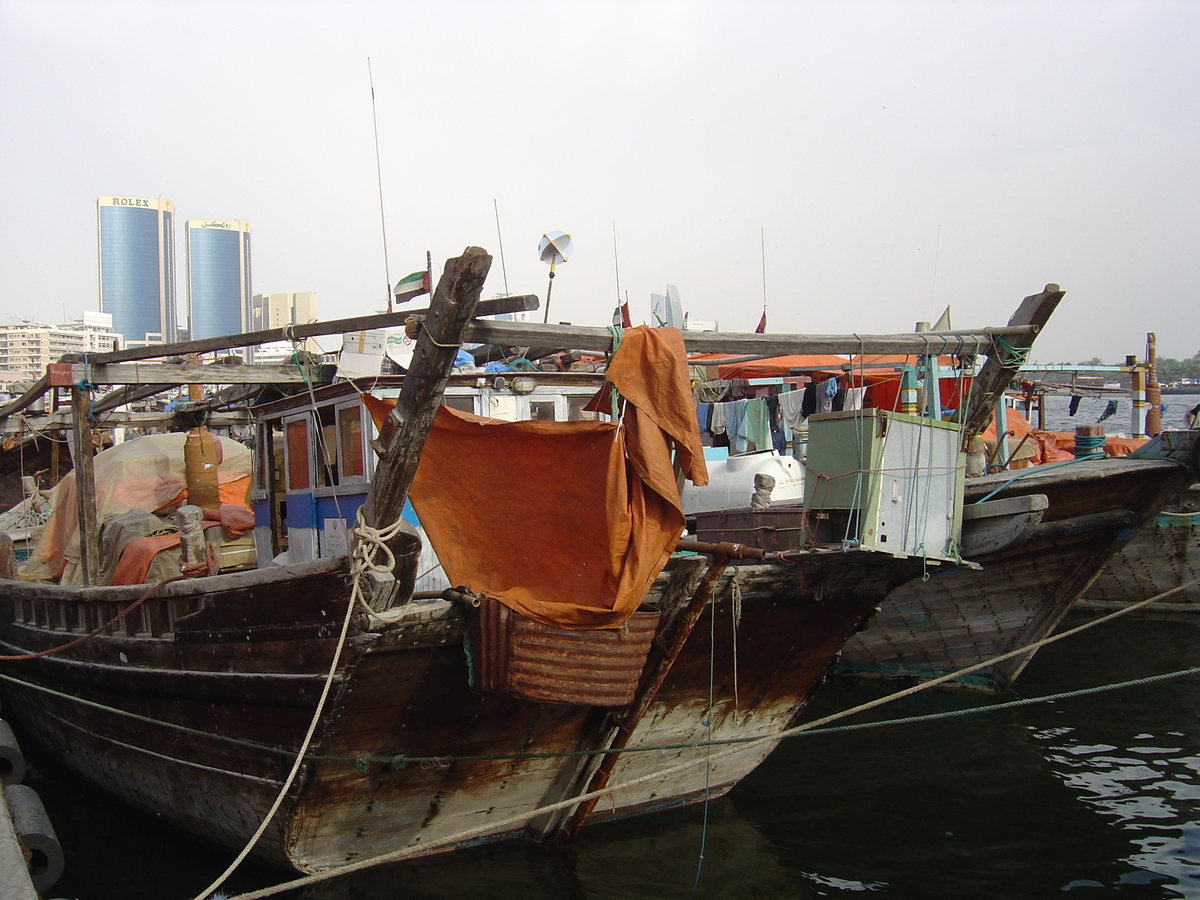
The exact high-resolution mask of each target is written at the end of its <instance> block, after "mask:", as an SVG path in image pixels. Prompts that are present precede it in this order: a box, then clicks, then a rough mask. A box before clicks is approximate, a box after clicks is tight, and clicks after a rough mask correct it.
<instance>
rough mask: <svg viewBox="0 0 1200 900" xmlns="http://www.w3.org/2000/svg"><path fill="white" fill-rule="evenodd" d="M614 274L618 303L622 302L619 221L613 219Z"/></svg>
mask: <svg viewBox="0 0 1200 900" xmlns="http://www.w3.org/2000/svg"><path fill="white" fill-rule="evenodd" d="M613 273H614V274H615V275H616V278H617V302H618V303H620V302H621V269H620V267H619V266H618V265H617V220H616V219H613Z"/></svg>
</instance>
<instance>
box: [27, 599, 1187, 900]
mask: <svg viewBox="0 0 1200 900" xmlns="http://www.w3.org/2000/svg"><path fill="white" fill-rule="evenodd" d="M1074 621H1075V622H1079V621H1085V620H1084V619H1081V618H1080V619H1075V620H1074ZM1193 666H1200V621H1198V620H1197V619H1196V618H1195V617H1187V616H1186V615H1184V614H1176V615H1174V616H1173V617H1156V618H1152V619H1142V620H1137V621H1128V620H1119V621H1117V622H1113V623H1110V624H1106V625H1103V626H1100V627H1098V628H1095V629H1093V630H1091V631H1089V632H1086V633H1084V634H1082V635H1079V636H1076V637H1073V638H1070V639H1068V640H1066V641H1063V642H1060V643H1058V644H1055V645H1052V646H1051V647H1048V648H1046V649H1045V650H1043V651H1042V652H1041V653H1040V654H1039V655H1038V656H1037V658H1036V659H1035V660H1034V661H1033V662H1032V663H1031V664H1030V666H1029V668H1028V669H1027V670H1026V672H1025V674H1024V675H1023V676H1022V679H1021V681H1020V682H1018V686H1017V689H1016V690H1014V691H1013V692H1011V693H1010V694H1008V695H1006V696H1003V697H981V696H978V695H975V694H969V693H960V692H954V691H950V692H947V691H938V692H929V693H927V694H921V695H917V696H915V697H910V698H907V699H906V700H903V701H900V702H898V703H895V704H892V705H889V706H886V707H883V708H881V709H879V710H875V711H872V713H871V714H870V717H871V718H872V719H874V720H881V719H896V718H905V717H912V716H918V715H925V714H928V713H931V712H941V711H946V710H954V709H962V708H971V707H980V706H983V707H986V706H987V705H990V704H994V703H998V702H1003V701H1004V700H1009V699H1014V698H1017V697H1037V696H1044V695H1047V694H1052V693H1056V692H1061V691H1068V690H1075V689H1079V688H1083V687H1090V686H1095V685H1101V684H1108V683H1115V682H1122V681H1126V680H1131V679H1136V678H1142V677H1146V676H1148V675H1154V674H1160V673H1166V672H1173V671H1179V670H1181V669H1185V668H1188V667H1193ZM880 693H882V691H877V690H874V689H869V688H862V687H855V686H850V685H845V684H830V685H827V686H826V687H825V688H824V689H822V691H821V693H820V694H819V695H818V697H817V699H816V701H815V702H814V704H813V707H812V709H811V713H810V714H811V715H812V716H814V717H815V716H817V715H822V714H826V713H829V712H833V711H836V710H840V709H845V708H848V707H850V706H853V705H855V704H857V703H859V702H861V701H863V700H865V699H868V698H872V697H875V696H878V695H879V694H880ZM1198 713H1200V677H1197V676H1189V677H1185V678H1179V679H1174V680H1171V681H1166V682H1160V683H1158V684H1154V685H1150V686H1139V687H1130V688H1126V689H1123V690H1120V691H1115V692H1110V693H1105V694H1099V695H1093V696H1089V697H1082V698H1075V699H1070V700H1062V701H1058V702H1054V703H1050V704H1040V705H1036V706H1026V707H1020V708H1016V709H1008V710H997V711H992V712H987V711H986V710H982V711H980V712H975V713H972V714H971V715H969V716H967V717H964V718H955V719H948V720H941V721H934V722H917V723H909V724H901V725H890V726H886V727H880V728H874V729H869V730H860V731H850V732H842V733H831V734H825V735H814V736H808V737H803V738H799V739H794V740H791V741H789V742H787V743H785V744H784V745H783V746H781V747H780V748H779V749H778V750H777V751H776V752H775V753H774V754H773V755H772V756H771V757H770V758H769V759H768V760H767V762H766V763H764V764H763V766H761V767H760V768H759V769H758V770H757V771H756V772H755V773H754V774H753V775H752V776H751V777H750V778H749V779H747V780H746V781H745V782H744V783H743V784H742V785H741V786H739V787H738V788H736V789H735V790H734V791H733V792H732V793H731V794H730V795H729V796H727V797H725V798H724V799H722V800H719V801H715V802H713V803H712V804H710V807H709V810H708V824H707V828H705V826H704V811H703V809H702V808H700V807H696V808H691V809H686V810H679V811H675V812H672V813H667V814H659V815H656V816H650V817H645V818H642V819H636V820H631V821H628V822H623V823H613V824H609V825H602V826H597V827H595V828H592V829H590V830H586V831H585V832H584V833H583V834H582V835H581V836H580V839H579V840H578V841H577V843H576V844H575V846H574V847H572V848H570V849H566V850H563V849H557V848H549V847H542V846H525V845H519V844H506V845H500V846H495V847H491V848H480V849H477V850H474V851H469V852H465V853H460V854H457V855H454V856H451V857H446V858H442V859H435V860H427V861H418V862H416V863H413V864H409V865H406V866H400V867H392V868H389V869H381V870H377V871H373V872H366V873H360V874H358V875H356V876H352V877H348V878H344V879H341V880H337V881H334V882H331V883H329V884H327V885H322V886H319V887H316V888H309V889H307V891H305V892H290V893H289V894H287V895H285V896H289V897H293V898H296V897H303V898H305V900H376V898H378V900H385V898H387V900H391V898H400V897H403V898H459V897H464V896H470V897H475V898H497V900H499V898H513V900H517V898H521V900H526V898H546V900H551V898H614V900H615V898H630V900H636V898H646V900H650V898H654V900H657V898H663V897H679V898H686V897H688V896H695V897H701V898H718V897H719V898H739V897H745V898H754V900H767V898H816V897H832V898H849V897H858V898H861V897H865V896H870V897H878V898H965V897H972V898H982V897H996V898H1045V897H1052V896H1061V895H1063V894H1069V895H1070V896H1072V897H1079V898H1089V897H1117V896H1120V897H1134V898H1138V897H1145V898H1150V897H1156V898H1157V897H1163V898H1166V897H1200V715H1198ZM866 720H867V719H865V718H863V717H860V718H858V719H856V720H848V721H866ZM31 783H32V784H33V786H34V787H35V788H36V789H37V790H38V791H39V793H40V794H41V796H42V798H43V800H44V801H45V803H46V805H47V808H48V810H49V813H50V816H51V819H52V821H53V822H54V825H55V827H56V828H57V830H58V833H59V836H60V840H61V841H62V842H63V844H64V846H65V848H66V853H67V872H66V874H65V875H64V877H63V879H62V881H60V883H59V885H58V886H57V887H56V888H55V890H54V891H53V892H52V896H58V897H75V898H80V900H101V898H105V900H107V898H114V900H115V898H121V900H141V898H146V900H151V898H153V900H161V898H180V897H190V896H192V895H193V894H194V893H195V892H197V891H199V890H200V889H202V888H203V887H204V886H206V885H207V884H208V882H209V880H210V879H211V878H213V877H215V875H216V874H217V873H219V872H220V871H221V870H222V869H223V868H224V866H225V865H226V864H227V862H228V860H229V859H230V854H228V853H225V852H223V851H220V850H216V849H214V848H211V847H209V846H207V845H204V844H201V843H198V842H196V841H194V840H191V839H190V838H188V837H187V836H185V835H183V834H180V833H179V832H177V831H175V830H174V829H172V828H170V827H167V826H163V825H161V824H160V823H157V822H155V821H153V820H150V819H147V818H144V817H142V816H139V815H137V814H135V813H132V812H130V811H128V810H126V809H124V808H123V807H121V806H119V805H118V804H116V803H114V802H113V801H110V800H107V799H105V798H104V797H103V796H102V795H99V794H97V793H95V792H93V791H91V790H88V789H87V788H85V787H84V786H82V785H80V784H79V783H77V782H76V781H75V780H74V779H72V778H70V777H69V776H68V775H67V774H66V773H63V772H61V771H59V770H58V769H57V768H55V767H54V766H52V765H51V764H49V763H40V764H38V775H37V777H36V778H34V779H32V781H31ZM702 845H703V846H704V848H705V858H704V864H703V869H702V872H701V875H700V880H699V884H698V886H697V887H696V889H695V892H694V894H692V885H693V881H694V879H695V875H696V868H697V862H698V859H699V855H700V852H701V846H702ZM279 877H281V873H277V872H276V871H275V870H273V869H270V868H267V867H264V866H259V865H250V866H247V867H246V868H245V869H244V870H243V872H241V873H240V874H239V875H238V876H237V877H236V878H235V879H234V881H233V882H232V883H231V884H230V886H229V887H230V888H231V889H233V890H249V889H251V888H253V887H259V886H264V885H267V884H270V883H273V882H274V881H275V880H277V879H278V878H279Z"/></svg>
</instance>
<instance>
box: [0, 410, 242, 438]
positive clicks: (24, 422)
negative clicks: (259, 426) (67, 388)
mask: <svg viewBox="0 0 1200 900" xmlns="http://www.w3.org/2000/svg"><path fill="white" fill-rule="evenodd" d="M92 419H93V425H92V428H93V429H96V428H174V427H178V426H179V425H180V424H181V422H180V417H179V416H178V415H176V414H175V413H173V412H161V413H158V412H135V413H131V412H115V413H109V414H108V415H96V412H95V406H94V405H93V407H92ZM251 421H253V419H252V418H251V416H250V413H249V411H248V410H242V411H233V412H224V413H210V414H209V415H208V416H206V417H205V420H204V424H205V425H207V426H209V427H210V428H229V427H230V426H233V425H249V424H250V422H251ZM74 427H75V426H74V424H73V423H72V421H71V417H70V416H68V415H65V414H64V413H61V412H60V413H58V414H57V415H53V416H31V417H29V418H25V417H22V418H21V419H20V420H18V421H13V422H5V421H2V420H0V434H5V435H8V434H23V433H25V434H27V433H28V432H30V431H36V432H43V431H56V432H57V431H70V430H71V429H72V428H74Z"/></svg>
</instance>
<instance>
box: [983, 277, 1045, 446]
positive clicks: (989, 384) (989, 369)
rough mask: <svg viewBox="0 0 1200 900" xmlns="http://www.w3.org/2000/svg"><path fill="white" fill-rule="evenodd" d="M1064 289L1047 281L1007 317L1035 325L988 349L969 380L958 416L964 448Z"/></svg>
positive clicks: (1009, 322)
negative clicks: (1000, 347)
mask: <svg viewBox="0 0 1200 900" xmlns="http://www.w3.org/2000/svg"><path fill="white" fill-rule="evenodd" d="M1065 293H1066V292H1065V291H1063V290H1062V289H1060V288H1059V286H1058V285H1057V284H1048V285H1046V287H1045V289H1044V290H1043V291H1042V292H1041V293H1040V294H1033V295H1032V296H1029V297H1026V298H1025V299H1024V300H1023V301H1022V302H1021V305H1020V306H1019V307H1017V311H1016V312H1015V313H1013V315H1012V318H1011V319H1009V320H1008V324H1009V325H1013V326H1019V325H1035V326H1037V329H1034V330H1032V331H1031V332H1029V333H1024V334H1020V333H1019V334H1012V335H1010V336H1009V337H1007V338H1006V339H1005V344H1006V347H1005V349H1004V350H1003V351H1002V352H1001V351H997V352H994V353H992V354H991V355H990V356H989V357H988V358H987V362H985V363H984V364H983V366H982V367H981V368H980V370H979V374H978V375H976V376H975V379H974V380H973V381H972V382H971V392H970V394H969V395H968V397H967V402H966V403H965V404H963V408H964V409H963V415H962V417H961V419H960V420H959V421H961V422H962V425H963V435H962V436H963V449H964V450H965V449H966V448H967V447H968V445H969V444H970V440H971V438H972V437H974V436H975V435H977V434H980V433H981V432H982V431H983V429H985V428H986V427H987V422H988V418H989V417H990V416H991V414H992V410H993V408H994V407H995V403H996V399H997V398H998V397H1002V396H1003V395H1004V392H1005V391H1006V390H1008V386H1009V384H1011V383H1012V380H1013V379H1014V378H1015V377H1016V375H1017V372H1018V370H1019V369H1020V368H1021V366H1022V364H1023V363H1024V362H1025V357H1026V353H1025V351H1026V350H1028V349H1029V348H1030V347H1032V346H1033V341H1034V338H1036V337H1037V331H1038V330H1040V328H1041V327H1042V326H1043V325H1045V324H1046V322H1047V321H1048V320H1049V319H1050V315H1051V313H1053V312H1054V310H1055V308H1056V307H1057V306H1058V303H1059V301H1060V300H1062V298H1063V294H1065ZM997 430H999V423H997Z"/></svg>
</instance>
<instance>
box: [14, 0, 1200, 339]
mask: <svg viewBox="0 0 1200 900" xmlns="http://www.w3.org/2000/svg"><path fill="white" fill-rule="evenodd" d="M1198 47H1200V3H1197V2H1146V0H1143V2H1133V3H1103V2H1084V0H1079V2H1066V3H1061V2H1060V3H1055V2H1036V3H1020V2H994V3H988V2H974V3H972V2H945V3H941V2H925V3H918V2H902V0H890V2H846V0H839V2H778V3H770V2H753V0H739V2H714V3H694V2H660V3H656V2H636V3H634V2H630V3H619V2H603V3H590V2H563V3H546V2H537V3H525V2H505V0H492V2H477V3H461V2H420V3H403V2H387V3H362V2H352V0H349V2H348V0H341V2H337V3H317V2H310V3H304V2H286V3H273V2H254V0H236V2H230V3H224V2H214V0H207V2H203V3H201V2H162V0H156V2H151V3H135V2H107V0H89V2H83V3H71V2H56V0H35V2H26V0H0V198H2V200H0V203H2V206H0V209H2V213H3V214H2V215H0V318H2V319H4V320H5V321H12V320H19V319H21V318H32V319H35V320H39V321H53V322H60V321H66V320H69V319H72V318H75V317H78V315H79V313H80V312H81V310H84V309H96V308H98V296H97V295H98V291H97V274H96V273H97V262H96V213H95V201H96V197H97V196H99V195H107V194H123V195H129V196H141V197H154V196H158V195H162V196H164V197H167V198H168V199H170V200H171V201H173V203H174V204H175V209H176V215H177V219H178V222H179V224H180V225H182V221H183V220H184V219H187V218H244V219H247V220H248V221H249V222H250V223H251V225H252V228H253V254H254V260H253V266H254V272H253V278H254V285H253V287H254V290H255V292H273V291H308V290H311V291H316V294H317V310H318V315H319V317H320V318H322V319H332V318H339V317H343V316H351V315H360V314H367V313H371V312H374V311H377V310H378V309H380V308H381V307H382V306H383V304H384V302H385V298H386V294H385V285H386V283H387V275H388V274H390V278H391V280H392V281H393V282H394V281H396V280H397V279H398V278H400V277H401V276H403V275H405V274H407V273H409V272H411V271H413V270H415V269H419V268H422V267H423V266H424V261H425V252H426V251H427V250H428V251H431V252H432V254H433V258H434V267H435V272H436V271H440V270H441V267H442V264H443V262H444V260H445V259H446V258H447V257H449V256H454V255H457V254H458V253H460V252H461V251H462V249H463V248H464V247H466V246H468V245H472V244H474V245H479V246H482V247H485V248H487V249H488V250H489V251H491V252H492V254H493V256H494V257H495V261H494V263H493V266H492V271H491V274H490V276H489V278H488V282H487V285H486V288H485V293H484V296H485V297H487V296H495V295H497V294H500V293H503V292H504V291H505V290H506V289H507V290H509V291H511V292H513V293H537V294H540V295H541V296H542V298H543V300H544V298H545V294H546V286H547V275H548V268H547V266H546V265H545V264H543V263H542V262H541V261H539V260H538V258H537V244H538V241H539V239H540V238H541V236H542V234H543V233H544V232H547V231H553V230H561V231H566V232H569V233H570V234H571V235H572V236H573V240H574V254H573V255H572V257H571V259H570V260H569V261H568V262H567V263H566V264H565V265H563V266H561V267H559V269H558V270H557V276H556V278H555V284H554V291H553V295H552V299H551V309H550V320H551V321H572V322H575V323H577V324H587V325H601V324H606V323H607V322H608V320H609V319H610V317H611V314H612V310H613V307H614V305H615V302H616V300H617V299H618V297H619V296H624V295H628V298H629V302H630V307H631V310H632V313H633V318H634V321H635V322H640V321H644V320H647V319H648V318H649V315H650V313H649V298H650V294H651V293H652V292H655V293H662V292H663V291H664V290H665V287H666V285H667V284H668V283H670V284H674V285H676V286H677V287H678V290H679V295H680V297H681V299H682V301H683V305H684V307H685V308H686V309H687V310H688V312H689V313H690V314H691V315H692V316H693V317H694V318H697V319H702V320H713V319H715V320H717V321H718V322H719V325H720V328H721V330H723V331H751V330H753V328H754V326H755V324H756V323H757V321H758V318H759V315H760V313H761V310H762V305H763V300H764V280H765V296H766V303H767V310H768V330H769V331H775V332H785V331H786V332H813V333H818V332H836V333H850V332H867V333H875V332H892V331H911V330H912V329H913V327H914V323H915V322H916V321H918V320H930V319H936V318H937V316H938V315H939V314H940V313H941V311H942V309H943V308H944V307H945V306H947V305H949V306H950V307H951V308H952V317H953V323H954V325H956V326H958V327H968V326H981V325H988V324H1002V323H1003V322H1005V321H1007V319H1008V316H1009V315H1010V314H1011V313H1012V311H1013V310H1014V309H1015V308H1016V306H1017V304H1018V303H1019V301H1020V299H1021V298H1022V297H1023V296H1025V295H1027V294H1032V293H1036V292H1037V291H1039V290H1040V289H1041V288H1042V286H1043V285H1044V284H1046V283H1047V282H1057V283H1059V284H1060V285H1061V286H1062V287H1063V288H1064V289H1065V290H1066V292H1067V293H1066V297H1065V299H1064V300H1063V303H1062V305H1061V306H1060V307H1059V311H1058V312H1057V313H1056V315H1055V317H1054V319H1053V320H1052V321H1051V324H1050V326H1049V327H1048V328H1047V329H1046V330H1045V332H1044V333H1043V334H1042V336H1041V337H1040V339H1039V340H1038V343H1037V345H1036V346H1035V348H1034V353H1033V356H1034V358H1036V359H1037V360H1039V361H1042V362H1049V361H1070V362H1078V361H1080V360H1083V359H1087V358H1090V357H1093V356H1100V357H1102V358H1104V359H1105V360H1106V361H1111V362H1115V361H1118V360H1120V359H1121V358H1122V357H1123V356H1124V355H1126V354H1138V355H1141V353H1142V352H1143V350H1144V346H1145V335H1146V332H1148V331H1154V332H1156V333H1157V335H1158V346H1159V354H1160V355H1162V356H1170V357H1176V358H1186V357H1190V356H1192V355H1193V354H1194V353H1196V352H1197V351H1200V296H1198V294H1200V291H1198V287H1197V286H1198V284H1200V181H1198V174H1197V164H1198V162H1200V51H1198V49H1197V48H1198ZM368 58H369V59H370V66H371V70H372V71H373V76H374V84H375V96H376V116H377V119H378V130H379V142H380V147H381V172H382V184H383V207H384V214H385V221H386V230H387V267H386V268H385V255H384V242H383V238H382V229H381V221H380V218H381V217H380V193H379V182H378V180H377V170H376V155H375V138H374V131H373V125H372V105H371V92H370V87H369V81H368V63H367V61H368ZM497 210H498V212H499V217H498V218H499V229H498V228H497ZM177 238H178V241H179V259H178V268H179V272H180V278H179V285H178V293H179V298H180V304H181V306H182V304H183V303H184V299H185V297H186V285H185V284H184V280H183V272H184V270H185V266H184V259H183V242H182V229H181V228H180V229H178V230H177ZM501 241H502V243H503V254H502V253H501ZM764 251H765V252H764ZM764 261H765V266H764ZM764 268H765V279H764ZM618 289H619V291H620V294H618ZM538 318H539V320H540V318H541V316H540V314H539V315H538Z"/></svg>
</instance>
